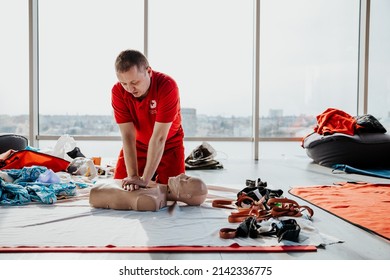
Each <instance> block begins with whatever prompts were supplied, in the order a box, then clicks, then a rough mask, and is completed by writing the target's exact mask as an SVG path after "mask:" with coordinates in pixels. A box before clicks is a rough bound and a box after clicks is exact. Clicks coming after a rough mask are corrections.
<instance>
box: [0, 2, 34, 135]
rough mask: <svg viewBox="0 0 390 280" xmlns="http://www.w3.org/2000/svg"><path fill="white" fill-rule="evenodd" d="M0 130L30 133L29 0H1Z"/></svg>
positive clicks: (2, 131)
mask: <svg viewBox="0 0 390 280" xmlns="http://www.w3.org/2000/svg"><path fill="white" fill-rule="evenodd" d="M0 34H1V45H0V79H1V82H0V100H1V109H0V133H17V134H22V135H26V136H27V135H28V129H29V118H28V114H29V109H28V108H29V72H28V70H29V60H28V46H29V43H28V38H29V37H28V2H27V1H24V0H14V1H7V0H0Z"/></svg>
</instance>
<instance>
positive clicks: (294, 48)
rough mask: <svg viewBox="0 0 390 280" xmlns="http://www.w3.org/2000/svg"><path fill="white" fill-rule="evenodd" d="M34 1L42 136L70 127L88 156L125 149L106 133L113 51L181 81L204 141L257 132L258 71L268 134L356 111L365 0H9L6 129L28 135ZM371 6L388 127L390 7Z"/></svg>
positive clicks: (377, 97)
mask: <svg viewBox="0 0 390 280" xmlns="http://www.w3.org/2000/svg"><path fill="white" fill-rule="evenodd" d="M29 3H33V4H37V5H38V18H33V20H34V22H36V23H37V24H38V29H37V30H34V31H36V32H37V33H36V34H38V53H37V57H38V65H34V68H33V69H34V71H35V69H39V73H38V75H37V76H38V78H39V80H38V81H36V82H37V86H38V103H39V104H38V105H39V106H38V110H39V112H33V113H34V114H36V115H37V116H38V115H39V126H38V128H39V131H38V134H39V135H38V136H39V137H38V138H39V140H40V141H41V142H40V143H42V144H45V145H49V144H54V143H55V142H54V141H55V140H56V139H58V137H59V136H61V135H63V134H70V135H72V136H76V137H77V136H79V139H82V140H83V141H80V142H79V143H80V146H82V147H85V148H84V150H85V151H86V152H87V153H88V154H92V153H93V152H92V151H93V149H96V148H97V147H98V145H100V146H101V147H102V149H103V147H104V151H103V150H102V152H104V154H107V155H108V154H112V155H114V154H115V155H116V154H117V149H118V147H119V146H120V141H117V143H115V145H114V146H115V147H113V151H112V152H110V151H109V150H110V149H111V148H110V147H111V146H110V145H105V144H101V142H100V143H99V142H98V140H100V139H102V138H99V136H115V137H113V138H110V137H106V138H105V140H108V139H117V140H119V137H116V136H119V135H120V134H119V130H118V126H117V125H116V124H115V121H114V118H113V115H112V108H111V100H110V95H111V88H112V86H113V84H114V83H115V82H116V81H117V79H116V76H115V72H114V61H115V58H116V56H117V55H118V53H119V52H120V51H122V50H124V49H128V48H134V49H138V50H141V51H144V50H146V54H147V56H148V58H149V61H150V63H151V66H152V68H153V69H154V70H156V71H161V72H164V73H166V74H168V75H171V76H172V77H173V78H174V79H175V80H176V81H177V83H178V85H179V88H180V94H181V105H182V114H183V126H184V130H185V135H186V137H189V138H191V137H194V138H195V140H197V139H200V140H199V142H200V141H201V140H202V139H204V138H205V137H210V141H212V140H216V141H217V142H218V140H222V141H223V140H227V139H228V140H250V139H253V137H254V136H255V135H254V133H253V125H252V120H253V119H255V117H256V116H254V115H253V112H254V110H253V107H254V106H253V100H255V98H254V97H256V96H255V94H257V92H255V89H254V85H255V81H256V79H258V81H259V92H258V94H259V104H255V105H257V106H258V108H259V112H260V115H259V118H260V121H259V135H260V137H264V138H268V139H274V138H279V140H280V139H285V138H294V139H296V138H301V137H302V136H305V135H306V134H307V133H309V132H311V131H312V128H313V126H314V125H315V123H316V119H315V117H316V115H318V114H320V113H322V112H323V111H324V110H326V109H327V108H329V107H335V108H338V109H341V110H344V111H346V112H347V113H349V114H351V115H355V114H357V113H358V112H357V109H358V106H357V102H358V99H359V100H361V98H360V97H361V96H358V85H360V81H359V80H358V78H359V73H358V65H359V53H358V51H359V26H361V23H360V22H359V19H360V18H359V14H360V10H359V5H360V4H361V3H365V2H364V0H362V1H359V0H343V1H339V0H261V1H257V0H196V1H195V0H186V1H183V0H163V1H161V0H148V1H145V0H115V1H109V0H101V1H94V0H83V1H78V0H67V1H63V0H39V1H32V0H30V1H24V0H13V1H11V0H0V24H1V27H0V28H1V36H2V44H1V46H0V50H1V51H0V59H1V60H0V61H1V64H0V75H1V78H2V83H0V94H1V98H2V99H1V100H2V105H3V106H2V112H1V113H0V133H19V134H24V135H29V123H30V122H29V98H31V96H29V91H30V89H29V74H30V73H29V61H30V60H29V18H28V15H29V13H28V12H29V10H28V7H29ZM256 3H260V25H259V27H258V28H259V31H260V32H259V34H260V37H259V46H258V47H259V51H260V56H259V61H260V69H259V73H258V76H257V77H255V76H254V75H253V73H254V72H253V70H254V68H255V67H254V65H255V61H256V56H255V54H256V53H257V49H256V44H255V42H256V41H255V40H254V39H255V36H254V35H255V32H254V31H255V22H256V20H257V18H256V12H255V9H254V8H255V7H256V5H255V4H256ZM370 3H371V14H370V19H371V21H370V37H369V38H370V45H369V51H370V52H369V64H368V65H369V77H368V106H367V108H368V113H371V114H373V115H374V116H376V117H377V118H379V119H380V121H381V122H382V123H383V124H384V125H385V126H386V127H387V128H388V129H390V110H389V109H388V108H390V76H389V73H390V66H389V65H390V55H389V52H388V50H389V49H390V35H389V34H390V32H389V28H388V26H390V20H389V18H390V17H389V14H390V4H389V1H387V0H376V1H370ZM145 4H147V5H145ZM145 7H147V10H145ZM145 16H146V17H145ZM145 22H146V23H147V24H146V25H145V24H144V23H145ZM145 42H146V43H147V44H146V45H145ZM34 74H36V73H34ZM34 76H36V75H34ZM359 108H360V107H359ZM255 120H256V119H255ZM33 124H34V125H33V126H32V127H34V129H35V122H34V123H33ZM30 132H31V131H30ZM33 132H34V133H35V132H36V131H33ZM82 135H83V136H85V135H90V136H91V137H84V138H83V137H81V136H82ZM89 141H90V142H89ZM82 142H84V143H82ZM217 142H216V143H217ZM107 143H108V142H107ZM218 145H220V142H218ZM250 147H251V146H250V145H248V149H247V151H248V153H250V151H249V150H250V149H249V148H250ZM89 151H91V152H89ZM245 152H246V151H245Z"/></svg>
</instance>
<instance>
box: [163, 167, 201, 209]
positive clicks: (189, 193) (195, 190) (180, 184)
mask: <svg viewBox="0 0 390 280" xmlns="http://www.w3.org/2000/svg"><path fill="white" fill-rule="evenodd" d="M206 197H207V186H206V184H205V183H204V182H203V181H202V180H201V179H199V178H196V177H190V176H188V175H186V174H180V175H178V176H176V177H170V178H169V179H168V200H173V201H181V202H184V203H186V204H188V205H200V204H202V203H203V202H204V201H205V200H206Z"/></svg>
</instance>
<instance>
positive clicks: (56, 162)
mask: <svg viewBox="0 0 390 280" xmlns="http://www.w3.org/2000/svg"><path fill="white" fill-rule="evenodd" d="M69 164H70V162H69V161H67V160H65V159H62V158H59V157H56V156H52V155H49V154H45V153H40V152H36V151H30V150H22V151H17V152H15V153H11V154H10V155H9V156H8V157H7V158H6V159H4V160H0V170H2V169H22V168H23V167H30V166H33V165H38V166H46V167H47V168H48V169H51V170H53V171H54V172H59V171H66V169H67V168H68V166H69Z"/></svg>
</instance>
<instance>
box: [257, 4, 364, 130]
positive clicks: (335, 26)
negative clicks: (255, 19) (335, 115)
mask: <svg viewBox="0 0 390 280" xmlns="http://www.w3.org/2000/svg"><path fill="white" fill-rule="evenodd" d="M260 2H261V10H260V11H261V16H260V135H261V136H263V137H302V136H305V135H306V134H307V133H308V132H312V130H313V129H312V126H314V124H315V121H316V120H315V116H316V115H318V114H320V113H322V112H323V111H325V109H327V108H328V107H333V108H338V109H341V110H344V111H345V112H347V113H349V114H351V115H354V114H356V113H357V112H356V103H357V78H358V39H359V33H358V32H359V1H356V0H344V1H339V0H314V1H313V0H294V1H290V0H272V1H271V0H263V1H260Z"/></svg>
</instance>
